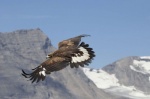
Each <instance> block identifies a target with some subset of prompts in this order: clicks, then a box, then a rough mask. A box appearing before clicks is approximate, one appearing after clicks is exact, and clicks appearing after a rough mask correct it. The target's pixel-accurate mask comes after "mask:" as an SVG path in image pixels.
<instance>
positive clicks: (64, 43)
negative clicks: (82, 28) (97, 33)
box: [58, 34, 90, 49]
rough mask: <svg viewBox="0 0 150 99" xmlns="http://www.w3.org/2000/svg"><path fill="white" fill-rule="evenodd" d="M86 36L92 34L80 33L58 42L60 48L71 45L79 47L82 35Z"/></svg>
mask: <svg viewBox="0 0 150 99" xmlns="http://www.w3.org/2000/svg"><path fill="white" fill-rule="evenodd" d="M86 36H90V35H86V34H83V35H79V36H76V37H73V38H69V39H67V40H63V41H61V42H59V44H58V48H59V49H60V48H63V47H65V48H69V47H77V46H78V45H79V43H80V41H81V38H82V37H86Z"/></svg>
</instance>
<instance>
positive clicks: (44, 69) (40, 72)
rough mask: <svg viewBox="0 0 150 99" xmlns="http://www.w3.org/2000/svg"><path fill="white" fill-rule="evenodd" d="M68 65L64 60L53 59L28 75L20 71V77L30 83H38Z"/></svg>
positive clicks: (60, 58)
mask: <svg viewBox="0 0 150 99" xmlns="http://www.w3.org/2000/svg"><path fill="white" fill-rule="evenodd" d="M68 65H69V61H68V60H67V59H66V58H63V57H53V58H51V59H48V60H46V61H45V62H43V63H42V64H40V65H39V66H38V67H36V68H35V69H32V70H33V72H32V73H29V74H28V73H26V72H25V71H24V70H22V75H23V76H24V77H25V78H29V79H30V80H31V81H32V83H33V82H35V81H36V82H39V81H40V80H42V81H43V80H44V79H45V77H46V74H50V73H51V72H53V71H59V70H61V69H63V68H65V67H66V66H68Z"/></svg>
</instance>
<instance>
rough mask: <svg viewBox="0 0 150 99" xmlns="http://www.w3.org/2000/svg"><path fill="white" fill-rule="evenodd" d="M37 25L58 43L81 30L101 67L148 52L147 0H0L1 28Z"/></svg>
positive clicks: (149, 11) (95, 63) (149, 12)
mask: <svg viewBox="0 0 150 99" xmlns="http://www.w3.org/2000/svg"><path fill="white" fill-rule="evenodd" d="M34 28H40V29H41V30H42V31H43V32H44V33H45V34H46V35H47V36H48V37H49V38H50V39H51V41H52V44H53V45H54V46H55V47H57V43H58V42H59V41H61V40H63V39H67V38H70V37H74V36H77V35H80V34H89V35H91V37H87V38H83V41H85V42H87V43H89V44H90V46H91V47H92V48H93V49H94V50H95V52H96V58H95V59H94V61H93V62H92V64H91V65H90V67H93V68H101V67H103V66H105V65H107V64H110V63H112V62H114V61H116V60H118V59H121V58H124V57H128V56H149V54H150V0H30V1H29V0H1V1H0V32H11V31H14V30H18V29H34Z"/></svg>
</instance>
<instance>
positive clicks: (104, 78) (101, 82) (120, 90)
mask: <svg viewBox="0 0 150 99" xmlns="http://www.w3.org/2000/svg"><path fill="white" fill-rule="evenodd" d="M135 64H138V62H137V61H135ZM144 64H145V63H144ZM130 68H131V69H132V70H135V71H137V72H141V71H138V70H137V69H136V68H135V67H134V66H130ZM146 70H147V68H146ZM83 72H84V73H85V75H86V76H87V77H88V78H89V79H91V80H92V81H93V82H94V83H95V85H96V86H97V87H98V88H101V89H104V90H105V91H106V92H110V93H112V94H116V95H119V96H125V97H128V98H133V99H150V95H146V94H144V92H142V91H140V90H137V89H136V88H135V87H134V86H125V85H121V84H119V81H118V79H117V78H116V76H115V74H109V73H107V72H105V71H104V70H101V69H98V70H96V69H89V68H83ZM141 73H143V72H141ZM144 73H145V72H144Z"/></svg>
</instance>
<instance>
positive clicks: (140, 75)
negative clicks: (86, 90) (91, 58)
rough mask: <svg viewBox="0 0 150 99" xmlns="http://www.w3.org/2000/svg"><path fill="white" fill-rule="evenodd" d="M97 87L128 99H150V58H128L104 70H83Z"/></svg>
mask: <svg viewBox="0 0 150 99" xmlns="http://www.w3.org/2000/svg"><path fill="white" fill-rule="evenodd" d="M83 71H84V73H85V74H86V76H87V77H88V78H89V79H91V80H92V81H93V82H94V83H95V85H96V86H97V87H98V88H100V89H102V90H104V91H105V92H108V94H110V93H111V94H113V95H117V96H123V97H127V99H130V98H131V99H150V56H144V57H137V56H133V57H126V58H123V59H120V60H118V61H116V62H114V63H112V64H109V65H107V66H105V67H103V68H102V69H97V70H95V69H90V68H84V69H83Z"/></svg>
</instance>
